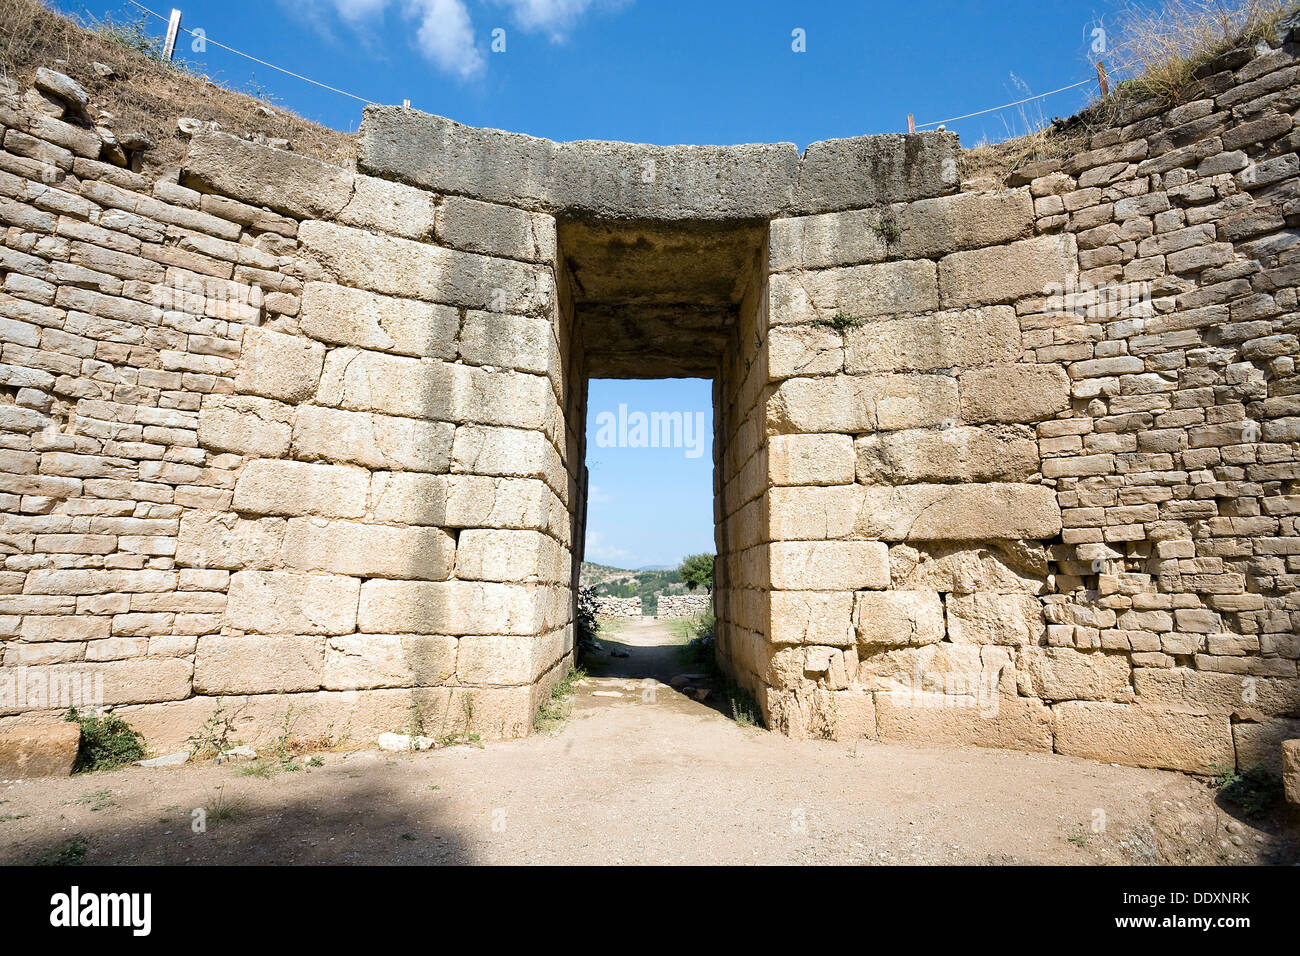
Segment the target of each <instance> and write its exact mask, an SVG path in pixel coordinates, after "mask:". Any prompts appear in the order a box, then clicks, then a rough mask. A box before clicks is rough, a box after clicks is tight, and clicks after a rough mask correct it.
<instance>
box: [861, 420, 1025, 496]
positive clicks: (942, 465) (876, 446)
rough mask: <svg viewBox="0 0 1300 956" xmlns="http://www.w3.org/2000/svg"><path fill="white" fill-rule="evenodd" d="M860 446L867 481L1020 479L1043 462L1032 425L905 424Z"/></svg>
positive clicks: (867, 438)
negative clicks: (933, 426)
mask: <svg viewBox="0 0 1300 956" xmlns="http://www.w3.org/2000/svg"><path fill="white" fill-rule="evenodd" d="M854 447H855V449H856V451H857V478H858V481H861V482H863V483H865V484H894V485H900V484H909V483H921V482H961V481H973V482H979V481H1011V482H1020V481H1025V480H1026V479H1028V478H1030V477H1031V476H1033V475H1034V474H1035V473H1036V472H1037V471H1038V468H1039V458H1038V442H1037V441H1036V440H1035V438H1034V436H1033V433H1032V432H1030V431H1029V430H1028V429H1027V428H1001V429H991V428H970V427H966V426H957V427H955V428H945V429H940V430H934V429H905V430H903V431H897V432H882V433H876V434H872V435H864V436H863V437H861V438H859V439H858V440H857V441H856V442H855V443H854Z"/></svg>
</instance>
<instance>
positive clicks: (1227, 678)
mask: <svg viewBox="0 0 1300 956" xmlns="http://www.w3.org/2000/svg"><path fill="white" fill-rule="evenodd" d="M1133 686H1134V689H1135V690H1136V691H1137V694H1138V698H1139V702H1140V703H1141V704H1142V705H1143V706H1144V707H1146V708H1147V709H1148V710H1179V709H1181V708H1185V707H1189V706H1190V707H1195V708H1198V709H1203V710H1206V711H1207V712H1209V713H1211V714H1222V715H1225V716H1228V717H1233V718H1236V719H1239V720H1258V719H1260V717H1263V716H1267V717H1278V716H1283V715H1287V714H1291V713H1294V712H1295V707H1296V701H1297V700H1300V680H1296V679H1295V678H1294V677H1292V678H1267V677H1255V676H1253V675H1247V674H1221V673H1212V672H1208V671H1197V670H1192V669H1191V668H1189V667H1171V668H1154V667H1140V668H1138V669H1137V670H1135V671H1134V672H1133Z"/></svg>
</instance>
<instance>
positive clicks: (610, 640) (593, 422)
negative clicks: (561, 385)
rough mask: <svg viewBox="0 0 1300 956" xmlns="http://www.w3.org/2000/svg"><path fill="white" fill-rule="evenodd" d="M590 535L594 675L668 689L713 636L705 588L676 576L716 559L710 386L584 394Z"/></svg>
mask: <svg viewBox="0 0 1300 956" xmlns="http://www.w3.org/2000/svg"><path fill="white" fill-rule="evenodd" d="M586 440H587V473H588V476H589V478H588V480H589V486H588V490H587V527H586V540H585V548H584V554H585V560H584V563H583V566H582V571H581V585H582V586H583V587H586V588H590V589H591V590H592V592H593V593H594V595H595V598H596V604H597V608H598V610H599V612H600V621H601V635H600V645H601V648H600V650H598V651H595V652H590V651H589V652H587V653H585V654H584V658H583V663H584V665H585V666H586V667H587V668H588V669H589V670H591V671H593V673H600V674H602V675H606V674H607V675H609V676H620V677H653V678H656V679H660V680H665V681H666V680H668V678H670V677H671V676H673V675H674V674H676V673H678V672H679V671H681V670H682V669H683V666H684V663H685V660H686V656H685V653H684V645H685V644H686V643H687V642H688V641H689V640H690V639H691V638H693V637H695V636H697V635H699V634H700V633H701V632H702V631H703V632H707V634H709V635H711V634H712V629H711V627H708V625H707V622H706V621H705V618H706V616H707V617H710V618H711V611H712V592H711V587H710V582H706V583H705V584H704V585H703V586H701V584H700V582H699V581H698V580H692V581H691V582H690V583H689V584H688V583H687V582H685V581H683V580H682V578H681V576H680V575H679V566H680V565H681V563H682V561H683V559H684V558H685V557H687V556H688V555H705V556H709V557H710V558H711V556H712V555H713V553H714V549H715V541H714V527H713V498H714V495H713V489H714V480H713V445H714V443H713V383H712V382H711V381H708V380H704V379H659V380H651V381H647V380H642V379H633V380H612V379H595V380H593V381H591V382H590V383H589V390H588V399H587V434H586Z"/></svg>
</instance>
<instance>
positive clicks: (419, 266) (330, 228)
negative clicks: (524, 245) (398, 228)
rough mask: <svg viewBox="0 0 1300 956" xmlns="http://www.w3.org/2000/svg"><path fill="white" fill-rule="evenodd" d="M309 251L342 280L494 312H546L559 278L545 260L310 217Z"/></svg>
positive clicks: (305, 236)
mask: <svg viewBox="0 0 1300 956" xmlns="http://www.w3.org/2000/svg"><path fill="white" fill-rule="evenodd" d="M298 239H299V241H300V242H301V243H302V245H303V249H304V250H305V252H306V253H307V254H309V255H311V256H314V257H315V259H316V260H317V261H318V262H319V263H320V264H321V266H322V268H324V269H325V271H326V273H327V274H328V276H330V277H331V278H333V279H334V280H335V281H336V282H337V283H338V284H339V285H348V286H355V287H357V288H360V289H368V290H369V291H371V292H380V293H383V294H385V295H394V296H403V297H407V298H414V299H423V300H425V301H427V302H441V303H445V304H447V305H455V306H462V307H465V308H470V309H484V310H487V311H489V312H510V313H515V314H521V315H542V314H545V313H546V311H547V309H549V308H550V306H551V303H552V301H553V299H554V291H555V290H554V279H553V277H552V276H551V274H550V272H549V271H548V270H547V269H545V268H544V267H542V266H538V265H531V264H529V263H523V262H518V261H516V260H514V259H494V258H489V257H488V256H481V255H477V254H475V253H472V252H459V251H457V250H455V249H444V248H442V247H440V246H431V245H428V244H426V243H423V242H413V241H411V240H409V239H396V238H393V237H391V236H380V235H374V234H372V233H368V232H362V231H360V230H358V229H352V228H349V227H347V226H338V225H335V224H333V223H328V222H316V221H312V222H304V223H303V224H302V226H301V227H300V228H299V230H298Z"/></svg>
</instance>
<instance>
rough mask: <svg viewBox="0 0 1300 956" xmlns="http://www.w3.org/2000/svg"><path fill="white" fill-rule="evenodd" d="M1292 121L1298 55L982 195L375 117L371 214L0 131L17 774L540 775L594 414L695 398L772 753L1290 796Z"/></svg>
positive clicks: (1101, 130) (229, 175)
mask: <svg viewBox="0 0 1300 956" xmlns="http://www.w3.org/2000/svg"><path fill="white" fill-rule="evenodd" d="M1288 28H1289V25H1288ZM1297 107H1300V63H1297V59H1296V48H1295V46H1294V44H1293V43H1292V42H1291V41H1288V43H1287V44H1286V45H1284V46H1281V47H1279V48H1276V49H1269V48H1261V49H1258V50H1246V51H1238V52H1234V53H1232V54H1228V55H1227V56H1225V57H1224V58H1222V59H1221V60H1219V61H1218V62H1217V63H1216V64H1215V65H1214V67H1213V68H1212V69H1210V70H1209V71H1207V72H1206V75H1205V78H1204V79H1203V80H1201V81H1200V86H1199V87H1198V88H1197V89H1196V90H1195V91H1193V93H1192V95H1191V96H1190V97H1189V99H1188V100H1187V101H1186V102H1184V103H1183V104H1182V105H1179V106H1178V107H1176V108H1174V109H1167V110H1162V109H1161V108H1160V107H1158V106H1156V105H1154V104H1147V105H1137V106H1128V107H1124V108H1122V109H1121V110H1120V111H1119V114H1118V115H1117V116H1113V117H1112V120H1113V121H1111V122H1107V123H1100V124H1097V128H1096V129H1095V130H1094V131H1093V132H1092V133H1091V134H1090V138H1089V141H1088V142H1086V143H1084V144H1083V145H1082V146H1081V147H1080V148H1079V149H1078V150H1077V151H1075V153H1074V154H1073V155H1069V156H1066V157H1064V158H1061V159H1056V160H1048V161H1039V162H1035V163H1032V164H1029V165H1026V166H1023V167H1022V168H1020V169H1017V170H1014V171H1012V172H1011V173H1010V174H1009V175H998V176H996V177H988V176H985V177H968V178H967V179H966V181H965V182H963V181H962V178H961V176H960V174H959V164H960V162H961V161H962V158H963V157H962V154H961V151H960V146H959V144H958V142H957V138H956V137H955V135H953V134H950V133H926V134H917V135H910V136H897V135H894V136H879V137H860V138H856V139H848V140H834V141H829V142H826V143H818V144H813V145H812V146H809V147H808V148H807V149H806V150H805V151H804V153H803V154H802V155H800V154H799V153H798V151H797V150H795V148H794V147H793V146H792V145H790V144H769V145H759V146H740V147H657V146H644V145H637V144H617V143H550V142H548V141H545V140H537V139H533V138H530V137H524V136H517V135H515V134H508V133H500V132H497V131H492V130H475V129H471V128H469V127H463V126H460V125H459V124H455V123H452V122H451V121H449V120H445V119H442V118H439V117H431V116H427V115H425V114H420V113H417V112H414V111H411V110H398V109H393V108H372V109H369V110H367V114H366V118H365V121H364V123H363V128H362V134H361V170H362V172H354V171H351V170H345V169H341V168H338V167H333V166H329V165H326V164H323V163H319V162H316V161H313V160H310V159H306V158H303V157H299V156H295V155H294V154H292V153H288V152H283V151H279V150H274V149H269V148H266V147H260V146H256V145H252V144H249V143H245V142H241V141H239V140H235V139H233V138H230V137H226V136H222V135H220V134H211V133H208V134H200V135H198V136H197V137H196V138H195V139H194V141H193V143H192V145H191V149H190V153H189V157H188V159H187V161H186V163H185V164H184V167H183V168H182V169H181V170H177V171H175V173H174V175H171V176H170V177H164V178H163V179H161V180H158V181H151V180H147V179H145V178H144V177H142V176H140V175H137V174H135V173H132V172H129V171H128V170H127V169H125V168H123V167H121V166H119V165H115V164H114V163H112V162H107V161H104V160H105V159H110V158H112V157H114V156H117V158H119V159H120V158H122V157H120V156H119V155H118V154H116V153H113V152H112V151H111V150H109V149H107V148H106V146H105V143H104V142H103V141H102V140H101V139H100V138H99V134H98V133H96V132H95V131H94V130H93V129H92V128H90V127H88V126H87V125H86V124H85V123H84V122H83V121H82V120H81V119H79V118H78V116H77V115H76V113H77V108H78V107H77V103H76V102H75V97H73V98H72V100H68V99H67V98H65V99H63V100H60V99H59V98H58V96H54V95H44V94H39V93H33V92H30V91H29V92H27V93H23V94H20V93H19V92H18V91H14V90H9V91H7V92H4V93H3V95H0V127H3V129H0V133H3V144H4V149H3V151H0V224H2V225H3V227H4V232H3V245H0V498H3V501H4V505H5V508H4V513H3V518H2V519H0V520H3V531H2V532H0V544H2V545H3V548H4V568H3V570H0V641H2V643H0V647H2V649H3V658H2V659H0V727H2V726H4V725H6V724H12V723H21V722H26V721H34V720H53V719H57V716H58V712H59V710H60V708H61V706H62V703H63V702H61V699H60V700H59V701H56V700H55V699H54V697H56V696H58V695H57V694H54V693H53V690H57V691H59V692H60V693H62V692H63V691H65V690H66V689H67V687H66V685H68V684H69V683H70V682H78V686H81V685H82V684H84V683H85V682H87V681H89V683H90V685H91V686H92V687H93V688H96V690H95V691H94V693H93V694H92V696H95V697H97V699H99V700H101V701H102V702H105V703H108V704H110V705H113V706H115V707H117V708H118V709H119V710H120V711H121V712H123V713H124V715H125V716H127V718H128V719H129V720H131V721H132V723H134V724H135V725H136V726H138V727H139V728H140V729H141V730H143V731H144V732H145V734H146V735H147V737H148V738H149V740H150V742H151V744H153V745H154V746H156V747H165V746H172V745H175V744H177V743H179V742H180V741H182V740H184V738H185V737H187V736H188V735H189V734H191V733H193V732H194V731H195V730H196V729H197V728H198V727H199V726H200V725H201V723H202V722H203V720H204V719H205V718H206V717H207V716H209V715H210V714H211V713H212V711H213V710H214V708H215V707H216V706H217V703H218V701H219V700H222V699H225V701H226V706H227V707H229V708H230V709H239V711H240V714H241V717H240V720H241V722H242V724H241V727H242V728H243V730H242V731H241V732H242V734H243V735H244V736H246V737H250V738H251V737H255V736H256V735H257V733H258V732H259V730H262V731H269V729H270V728H272V727H275V726H278V725H279V724H280V723H281V722H282V721H283V719H284V716H285V714H286V712H287V711H288V710H289V708H290V707H292V711H293V714H294V715H295V720H297V721H298V722H299V723H298V728H299V730H300V731H301V732H303V733H311V732H321V733H324V732H332V733H336V734H337V733H339V732H340V731H341V730H342V728H348V731H349V732H350V733H352V734H353V735H355V736H356V737H358V738H361V739H370V738H371V736H372V735H373V734H375V733H378V732H380V731H384V730H398V729H408V728H410V727H411V726H412V723H413V722H414V721H419V722H423V723H424V725H425V727H426V728H427V729H430V730H436V729H439V728H445V729H448V730H453V729H454V730H460V729H462V725H467V726H469V727H470V728H471V729H472V730H474V731H475V732H478V733H480V734H482V735H484V736H514V735H518V734H523V733H526V732H527V731H528V728H529V727H530V726H531V720H532V713H533V711H534V709H535V707H536V705H537V703H538V701H539V699H540V697H541V696H542V695H544V694H546V693H548V691H549V687H550V684H551V682H552V681H554V680H555V679H557V677H558V676H559V675H561V674H562V673H563V672H564V670H565V669H566V668H567V667H568V665H569V663H570V661H571V659H572V651H573V633H572V620H573V612H574V584H575V582H576V581H577V579H578V578H577V569H578V567H579V565H580V562H581V559H582V553H581V552H582V545H581V543H582V540H583V536H584V530H585V501H586V489H587V475H586V471H585V468H584V467H583V464H582V463H583V460H584V457H585V447H584V437H583V436H584V427H583V426H584V421H585V412H586V383H587V381H588V378H589V377H592V376H608V375H615V376H634V375H644V376H671V375H687V374H690V375H699V374H708V375H712V377H713V380H714V411H715V429H714V432H715V449H714V460H715V521H716V528H715V532H716V541H717V552H718V557H717V562H716V566H715V568H716V570H715V574H716V588H715V595H714V605H715V608H716V613H717V616H718V648H719V663H720V664H721V665H722V667H723V668H724V669H725V670H726V671H727V672H728V673H729V674H731V675H732V676H733V677H734V678H735V679H736V680H738V681H739V682H741V683H742V684H744V685H745V686H747V687H749V688H750V689H751V690H753V691H754V693H755V695H756V696H757V698H758V700H759V702H760V705H761V707H762V709H763V713H764V717H765V719H766V721H767V723H768V725H769V726H771V727H772V728H774V729H776V730H779V731H781V732H784V733H789V734H794V735H814V736H830V737H838V738H856V737H867V738H870V739H881V740H903V741H923V742H945V743H958V744H977V745H985V746H1002V747H1013V748H1017V749H1024V750H1042V751H1056V752H1060V753H1067V754H1074V755H1078V756H1085V757H1092V758H1096V759H1102V760H1110V761H1117V762H1123V763H1132V764H1140V765H1149V766H1161V767H1171V768H1177V769H1183V770H1190V771H1196V772H1206V771H1208V770H1209V769H1210V768H1211V767H1212V766H1213V765H1215V764H1233V763H1234V762H1235V763H1236V764H1238V765H1243V766H1244V765H1248V764H1251V763H1254V762H1255V761H1256V760H1260V759H1264V760H1266V761H1268V762H1270V763H1276V762H1277V760H1278V759H1279V756H1278V755H1279V748H1278V747H1277V742H1278V741H1279V740H1280V739H1282V738H1283V737H1295V736H1300V732H1298V731H1300V676H1297V669H1296V668H1297V660H1298V659H1300V644H1298V643H1297V639H1296V636H1295V635H1296V624H1297V619H1296V615H1298V614H1300V599H1298V598H1297V597H1296V595H1297V588H1296V583H1297V577H1296V574H1297V562H1300V545H1297V544H1295V543H1294V542H1296V541H1297V540H1300V536H1297V534H1296V518H1295V513H1296V512H1297V508H1298V507H1300V506H1297V504H1296V500H1297V499H1296V485H1297V481H1298V480H1300V475H1298V474H1297V470H1298V469H1300V464H1298V458H1300V426H1298V425H1297V423H1298V422H1300V404H1298V401H1300V400H1297V399H1296V397H1295V396H1296V394H1297V393H1300V387H1298V386H1297V381H1298V380H1297V376H1296V370H1295V356H1296V354H1297V352H1300V347H1298V345H1297V334H1298V333H1297V320H1296V315H1297V301H1296V288H1297V285H1300V283H1298V282H1297V277H1298V274H1297V271H1296V270H1297V265H1296V262H1297V257H1300V251H1298V250H1297V249H1296V246H1295V238H1294V237H1295V235H1296V231H1295V227H1296V226H1297V224H1298V223H1300V208H1298V207H1297V202H1298V201H1300V160H1297V155H1300V152H1298V151H1297V146H1300V132H1297V131H1296V130H1295V129H1294V123H1295V115H1296V111H1297ZM1093 120H1094V122H1096V117H1095V116H1094V117H1093ZM52 688H53V690H52ZM33 691H35V694H33ZM56 704H57V705H58V706H56Z"/></svg>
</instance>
